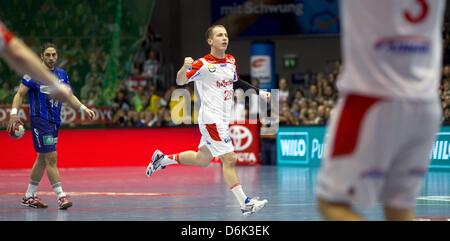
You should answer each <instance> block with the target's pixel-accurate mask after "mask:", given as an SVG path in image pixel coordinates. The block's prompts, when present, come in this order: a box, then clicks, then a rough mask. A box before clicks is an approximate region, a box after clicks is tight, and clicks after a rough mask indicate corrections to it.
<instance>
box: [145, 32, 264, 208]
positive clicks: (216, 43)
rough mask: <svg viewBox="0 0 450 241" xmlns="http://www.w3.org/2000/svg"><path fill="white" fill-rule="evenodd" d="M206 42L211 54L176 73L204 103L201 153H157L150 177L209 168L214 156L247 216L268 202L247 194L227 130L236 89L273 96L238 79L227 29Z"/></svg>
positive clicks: (208, 35)
mask: <svg viewBox="0 0 450 241" xmlns="http://www.w3.org/2000/svg"><path fill="white" fill-rule="evenodd" d="M206 40H207V43H208V44H209V46H210V47H211V52H210V54H208V55H206V56H204V57H203V58H200V59H198V60H196V61H195V62H194V60H193V59H192V58H190V57H187V58H185V60H184V65H183V66H182V67H181V69H180V70H179V71H178V73H177V84H178V85H185V84H187V83H188V82H191V81H194V82H195V87H196V89H197V93H198V94H199V97H200V100H201V107H200V110H199V114H198V122H199V128H200V132H201V134H202V139H201V140H200V144H199V147H198V149H199V150H198V151H197V152H196V151H185V152H181V153H179V154H174V155H169V156H166V155H164V154H163V153H162V152H161V151H159V150H156V151H155V152H154V154H153V156H152V160H151V162H150V163H149V165H148V167H147V175H148V176H150V175H152V174H153V173H154V172H155V171H158V170H160V169H162V168H165V167H166V166H168V165H171V164H177V163H178V164H183V165H195V166H208V164H209V163H210V162H211V160H212V159H213V157H219V158H220V159H221V161H222V165H223V174H224V178H225V182H226V183H227V185H228V186H229V187H230V189H231V191H232V192H233V194H234V195H235V197H236V199H237V200H238V202H239V204H240V206H241V210H242V214H243V215H244V216H247V215H250V214H252V213H255V212H258V211H259V210H260V209H262V208H263V207H264V205H265V204H266V203H267V200H259V199H258V198H257V197H255V198H250V197H248V196H247V195H245V193H244V191H243V190H242V187H241V185H240V181H239V177H238V176H237V173H236V169H235V164H236V154H235V153H234V148H233V144H232V142H231V139H230V136H229V131H228V125H229V122H230V119H231V107H232V105H233V98H234V95H233V90H234V89H237V88H242V89H244V91H245V90H247V89H254V90H255V91H256V92H257V93H259V94H261V95H263V96H264V97H266V98H269V97H270V94H269V93H268V92H264V91H259V90H258V89H257V88H255V87H253V86H251V85H249V84H248V83H246V82H244V81H242V80H239V76H238V74H237V71H236V60H235V59H234V57H233V56H231V55H229V54H225V51H226V49H227V47H228V34H227V31H226V29H225V27H224V26H222V25H214V26H211V27H210V28H208V30H207V32H206Z"/></svg>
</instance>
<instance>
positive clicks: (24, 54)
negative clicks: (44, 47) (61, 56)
mask: <svg viewBox="0 0 450 241" xmlns="http://www.w3.org/2000/svg"><path fill="white" fill-rule="evenodd" d="M0 56H1V57H2V58H3V59H4V60H5V61H6V63H8V65H9V66H10V67H11V68H13V69H14V70H15V71H17V72H18V73H21V74H29V75H30V76H31V77H33V79H38V80H41V81H42V82H44V83H45V84H47V85H49V86H53V87H54V88H55V90H56V92H55V93H58V94H55V95H54V98H58V99H63V100H68V99H70V97H71V96H72V93H71V91H70V89H69V88H67V87H66V86H65V85H63V84H60V83H59V80H58V78H56V77H55V76H54V75H53V74H52V73H51V72H50V71H48V69H45V67H44V66H43V65H42V64H41V61H40V59H39V58H38V57H37V56H36V54H35V53H33V51H31V50H30V49H29V48H28V47H27V46H26V45H25V44H24V43H23V42H22V41H21V40H20V39H19V38H18V37H16V36H14V34H12V33H11V32H10V31H9V30H8V29H7V28H6V27H5V25H3V23H2V22H1V21H0Z"/></svg>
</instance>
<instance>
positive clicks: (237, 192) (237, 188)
mask: <svg viewBox="0 0 450 241" xmlns="http://www.w3.org/2000/svg"><path fill="white" fill-rule="evenodd" d="M231 191H232V192H233V194H234V196H235V197H236V199H237V200H238V202H239V204H240V205H241V207H244V206H245V203H246V200H247V199H248V197H247V195H245V193H244V191H243V190H242V186H241V184H239V183H238V184H235V185H233V186H232V187H231Z"/></svg>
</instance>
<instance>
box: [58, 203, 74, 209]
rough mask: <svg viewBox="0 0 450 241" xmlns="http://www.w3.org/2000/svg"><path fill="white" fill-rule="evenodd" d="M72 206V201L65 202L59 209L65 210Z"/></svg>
mask: <svg viewBox="0 0 450 241" xmlns="http://www.w3.org/2000/svg"><path fill="white" fill-rule="evenodd" d="M70 207H72V203H66V204H65V205H62V206H61V207H59V209H60V210H65V209H68V208H70Z"/></svg>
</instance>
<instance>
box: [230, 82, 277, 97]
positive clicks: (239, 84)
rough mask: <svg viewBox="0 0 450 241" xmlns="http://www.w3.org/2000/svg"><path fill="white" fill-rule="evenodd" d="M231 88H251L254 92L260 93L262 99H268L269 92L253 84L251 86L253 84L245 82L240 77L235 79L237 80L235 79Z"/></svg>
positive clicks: (245, 89)
mask: <svg viewBox="0 0 450 241" xmlns="http://www.w3.org/2000/svg"><path fill="white" fill-rule="evenodd" d="M233 89H234V90H236V89H242V90H244V91H247V90H249V89H252V90H255V91H256V94H258V95H261V96H262V97H263V98H264V99H266V100H270V92H267V91H263V90H260V89H258V88H257V87H255V86H253V85H251V84H249V83H247V82H245V81H243V80H241V79H239V80H237V81H235V82H234V83H233Z"/></svg>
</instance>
